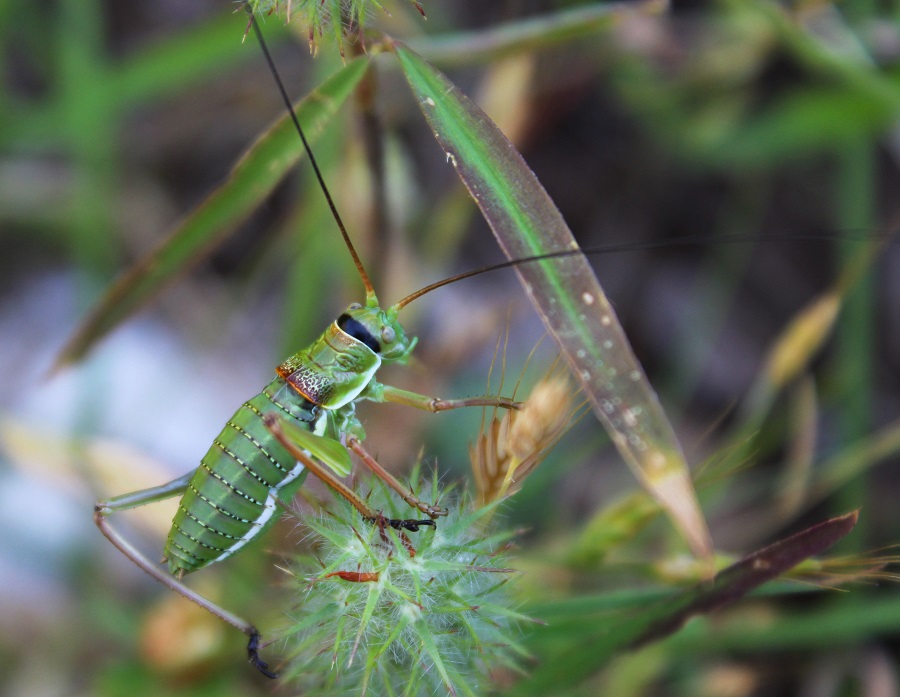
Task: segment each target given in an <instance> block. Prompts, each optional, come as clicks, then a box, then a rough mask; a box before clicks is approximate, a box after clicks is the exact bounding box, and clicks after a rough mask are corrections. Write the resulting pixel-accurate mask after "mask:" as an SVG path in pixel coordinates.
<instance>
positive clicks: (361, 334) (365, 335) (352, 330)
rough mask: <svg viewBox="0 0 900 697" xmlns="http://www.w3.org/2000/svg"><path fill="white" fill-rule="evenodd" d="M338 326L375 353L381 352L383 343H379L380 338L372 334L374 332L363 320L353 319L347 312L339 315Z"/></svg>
mask: <svg viewBox="0 0 900 697" xmlns="http://www.w3.org/2000/svg"><path fill="white" fill-rule="evenodd" d="M337 326H338V328H340V329H341V331H343V332H345V333H347V334H349V335H350V336H352V337H353V338H354V339H356V340H357V341H361V342H362V343H364V344H365V345H366V346H368V347H369V348H370V349H372V350H373V351H374V352H375V353H381V344H379V343H378V339H376V338H375V337H374V336H372V332H370V331H369V330H368V329H366V327H365V325H363V323H362V322H359V321H357V320H355V319H353V318H352V317H351V316H350V315H348V314H347V313H346V312H345V313H344V314H342V315H341V316H340V317H338V319H337Z"/></svg>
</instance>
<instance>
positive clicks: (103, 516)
mask: <svg viewBox="0 0 900 697" xmlns="http://www.w3.org/2000/svg"><path fill="white" fill-rule="evenodd" d="M193 476H194V472H193V471H191V472H188V473H187V474H185V475H183V476H181V477H178V479H173V480H172V481H171V482H167V483H166V484H162V485H160V486H155V487H151V488H150V489H141V490H140V491H133V492H131V493H130V494H122V495H121V496H115V497H113V498H111V499H108V500H106V501H98V502H97V503H95V504H94V522H95V523H96V524H97V527H98V528H100V532H102V533H103V535H104V536H105V537H106V539H108V540H109V541H110V542H111V543H112V544H113V546H114V547H115V548H116V549H118V550H119V551H120V552H121V553H122V554H124V555H125V556H126V557H128V558H129V559H130V560H131V561H132V562H134V564H135V565H136V566H138V567H139V568H140V569H142V570H143V571H144V572H146V573H147V574H149V575H150V576H152V577H153V578H155V579H156V580H157V581H159V582H160V583H162V584H163V585H164V586H166V587H167V588H170V589H171V590H173V591H175V592H176V593H178V594H180V595H181V596H183V597H185V598H187V599H188V600H190V601H191V602H194V603H196V604H197V605H199V606H200V607H202V608H203V609H204V610H207V611H208V612H211V613H212V614H213V615H215V616H216V617H218V618H219V619H221V620H224V621H225V622H227V623H228V624H230V625H231V626H232V627H235V628H237V629H239V630H240V631H242V632H243V633H244V634H246V635H247V636H248V637H249V638H250V639H249V641H248V642H247V657H248V658H249V660H250V663H252V664H253V666H254V667H255V668H256V669H257V670H258V671H259V672H260V673H262V674H263V675H265V676H266V677H269V678H277V677H278V675H277V673H273V672H272V671H270V670H269V665H268V664H267V663H266V662H265V661H263V660H262V659H261V658H260V657H259V642H260V633H259V631H258V630H257V629H256V627H254V626H253V625H252V624H250V623H249V622H247V621H246V620H243V619H241V618H240V617H238V616H237V615H234V614H232V613H230V612H228V610H226V609H225V608H223V607H220V606H219V605H217V604H216V603H214V602H212V601H211V600H210V599H209V598H206V597H205V596H202V595H200V594H199V593H198V592H197V591H195V590H192V589H190V588H188V587H187V586H186V585H184V584H183V583H182V582H181V581H180V580H179V579H177V578H175V577H174V576H171V575H169V574H168V573H167V572H166V571H164V570H163V569H161V568H160V567H159V566H158V565H157V564H154V563H153V562H151V561H150V560H149V559H147V557H145V556H144V555H143V554H142V553H141V552H140V551H138V549H137V548H136V547H134V545H132V544H131V543H130V542H129V541H128V540H126V539H125V538H124V537H123V536H122V535H120V534H119V533H118V532H117V531H116V530H114V529H113V528H112V527H110V525H109V521H108V520H107V518H108V517H109V515H110V514H111V513H115V512H118V511H127V510H130V509H132V508H138V507H139V506H145V505H147V504H148V503H155V502H157V501H163V500H165V499H169V498H172V497H173V496H181V495H182V494H183V493H184V491H185V489H187V486H188V482H190V480H191V477H193Z"/></svg>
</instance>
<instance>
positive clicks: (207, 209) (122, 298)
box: [54, 58, 368, 370]
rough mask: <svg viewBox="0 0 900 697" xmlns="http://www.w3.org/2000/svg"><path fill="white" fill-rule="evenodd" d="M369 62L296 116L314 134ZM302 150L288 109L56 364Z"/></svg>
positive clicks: (158, 281) (264, 189) (212, 240)
mask: <svg viewBox="0 0 900 697" xmlns="http://www.w3.org/2000/svg"><path fill="white" fill-rule="evenodd" d="M367 68H368V60H367V59H365V58H359V59H357V60H354V61H351V62H350V63H348V64H347V65H345V66H344V67H343V68H342V69H341V70H339V71H338V72H337V73H336V74H335V75H334V76H332V77H331V78H330V79H329V80H328V81H327V82H325V83H324V84H323V85H322V86H321V87H320V88H319V89H317V90H315V91H314V92H311V93H310V94H309V95H307V96H306V97H305V98H304V99H303V100H301V101H300V102H298V103H297V105H296V110H297V118H298V119H299V120H300V123H301V125H302V126H303V129H304V131H305V132H306V133H307V134H308V135H309V136H310V138H313V137H315V135H316V134H317V132H318V131H319V130H321V128H322V126H323V125H324V124H325V123H326V122H327V121H328V119H329V118H331V117H332V116H333V115H334V113H335V112H336V111H337V110H338V108H339V107H340V106H341V104H343V102H344V100H346V99H347V97H348V96H349V95H350V94H351V93H352V91H353V89H354V87H356V85H357V83H359V81H360V79H361V78H362V76H363V75H364V74H365V72H366V69H367ZM302 153H303V145H302V143H301V142H300V139H299V138H298V137H297V133H296V131H295V130H294V126H293V124H292V123H291V120H290V117H289V116H287V115H285V116H283V117H282V118H281V119H279V120H278V121H277V122H275V124H274V125H272V126H271V127H270V128H268V129H267V130H266V131H265V132H264V133H263V134H262V135H261V136H260V137H259V138H258V139H257V141H256V142H255V143H254V144H253V145H251V146H250V148H249V149H248V150H247V151H246V152H245V153H244V154H243V155H242V156H241V158H240V159H239V160H238V161H237V162H236V163H235V165H234V167H233V168H232V170H231V173H230V174H229V176H228V178H227V179H226V180H225V182H223V184H222V185H221V186H219V188H217V189H216V190H215V191H214V192H213V193H212V194H210V195H209V196H208V197H207V198H206V200H205V201H203V202H202V203H201V204H200V205H199V206H197V208H195V209H194V210H193V211H192V212H191V213H190V214H189V215H188V216H187V217H186V218H185V219H184V220H183V221H182V222H181V223H180V224H179V225H178V226H177V227H176V228H175V230H174V231H173V232H172V233H171V234H170V235H169V236H168V237H167V238H166V239H165V240H164V241H163V242H162V244H160V245H159V247H157V248H156V249H155V250H154V251H153V252H151V253H150V254H149V255H147V256H146V257H144V258H143V259H141V260H140V261H138V262H137V263H136V264H135V265H134V266H133V267H132V268H131V269H129V270H128V271H126V272H125V273H124V274H123V275H122V276H121V277H120V278H119V279H118V280H117V281H115V282H114V283H113V285H112V286H111V287H110V288H109V289H108V290H107V292H106V294H105V295H104V296H103V298H101V300H100V302H99V303H98V304H97V305H96V306H95V307H94V309H93V311H92V312H91V313H90V314H89V315H88V317H87V318H86V319H85V320H84V321H83V322H82V324H81V325H80V326H79V328H78V329H77V331H76V333H75V334H74V336H72V338H71V339H70V340H69V341H68V343H67V344H66V345H65V347H64V348H63V350H62V352H61V353H60V355H59V357H58V358H57V360H56V363H55V365H54V370H56V369H59V368H62V367H64V366H66V365H69V364H71V363H75V362H77V361H79V360H81V359H82V358H83V357H84V356H85V355H86V354H87V352H88V351H89V350H90V349H91V348H93V346H94V345H95V344H96V343H97V342H98V341H100V339H102V338H103V337H104V336H106V334H108V333H109V332H110V331H112V330H113V329H114V328H115V327H116V326H118V325H119V324H120V323H121V322H122V321H123V320H125V319H126V318H127V317H128V316H130V315H131V313H132V312H134V311H135V310H136V309H138V308H139V307H141V306H142V305H143V304H144V303H146V302H147V301H148V300H149V299H150V298H152V297H153V296H154V295H156V294H157V293H158V292H159V291H160V290H161V289H162V288H163V287H164V286H165V285H166V284H167V283H169V282H170V281H171V280H172V279H173V278H175V277H177V276H178V274H180V273H183V272H184V271H186V270H187V269H188V268H190V267H191V266H192V265H193V264H195V263H196V262H197V261H199V260H200V259H202V258H203V256H204V255H206V254H208V253H209V251H210V250H211V249H212V248H213V247H214V246H215V245H216V244H218V243H220V242H222V240H224V239H225V238H226V237H227V236H228V234H229V233H230V232H231V231H232V230H234V228H235V227H236V226H237V225H238V224H239V223H240V222H241V221H243V220H244V219H245V218H246V217H247V216H248V215H249V214H250V213H251V212H252V211H253V209H254V208H255V207H256V206H258V205H259V204H260V203H261V202H262V200H263V199H264V198H265V197H266V196H268V195H269V193H271V191H272V190H273V189H274V188H275V186H276V185H277V184H278V182H280V181H281V180H282V179H283V178H284V176H285V175H286V174H287V172H288V171H289V170H290V168H291V167H293V166H294V164H295V163H296V162H297V160H298V159H299V158H300V156H301V154H302Z"/></svg>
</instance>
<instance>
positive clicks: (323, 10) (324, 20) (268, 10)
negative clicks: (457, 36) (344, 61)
mask: <svg viewBox="0 0 900 697" xmlns="http://www.w3.org/2000/svg"><path fill="white" fill-rule="evenodd" d="M247 2H248V3H249V5H250V7H251V9H252V10H253V12H254V14H256V15H257V16H268V15H279V16H281V17H283V18H284V21H285V23H286V24H287V23H289V22H291V20H298V21H299V22H300V23H301V24H302V25H303V26H305V27H308V30H309V51H310V53H312V54H315V53H316V51H317V49H318V42H319V40H321V39H323V38H324V37H328V38H329V39H331V40H333V41H334V42H335V43H336V44H337V46H338V48H339V50H340V52H341V55H342V56H343V55H344V36H345V34H346V35H349V34H350V33H351V32H357V33H359V34H362V32H363V30H364V29H365V26H366V23H367V20H368V18H369V15H370V13H372V12H373V11H374V10H380V11H381V12H384V13H385V14H390V13H389V12H388V10H387V8H385V7H384V5H383V4H382V2H381V1H380V0H247ZM408 2H410V3H411V4H412V5H413V7H415V8H416V10H418V11H419V13H420V14H421V15H422V17H425V9H424V8H423V7H422V3H421V2H419V0H408ZM242 4H243V3H242Z"/></svg>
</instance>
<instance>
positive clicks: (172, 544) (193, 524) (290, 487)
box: [165, 378, 319, 574]
mask: <svg viewBox="0 0 900 697" xmlns="http://www.w3.org/2000/svg"><path fill="white" fill-rule="evenodd" d="M285 385H286V383H285V382H284V380H282V379H281V378H276V379H275V380H273V381H272V382H271V383H269V385H267V386H266V388H265V389H264V390H263V391H262V392H261V393H260V394H258V395H256V396H255V397H254V398H253V399H251V400H249V401H247V402H244V404H243V405H242V406H241V408H240V409H238V410H237V411H236V412H235V414H234V416H232V417H231V419H230V420H229V421H228V423H227V424H225V428H223V429H222V431H221V432H220V433H219V435H218V436H217V437H216V439H215V441H213V444H212V446H211V447H210V449H209V450H208V451H207V453H206V455H205V456H204V457H203V460H202V461H201V462H200V467H199V468H197V471H196V473H195V474H194V476H193V477H192V478H191V480H190V483H189V484H188V488H187V491H185V493H184V495H183V496H182V499H181V502H180V504H179V508H178V512H177V513H176V514H175V518H174V519H173V521H172V529H171V530H170V531H169V536H168V539H167V540H166V547H165V558H166V559H168V562H169V571H170V573H172V574H180V573H190V572H191V571H196V570H197V569H200V568H202V567H204V566H206V565H207V564H211V563H213V562H216V561H221V560H222V559H225V558H226V557H228V556H230V555H232V554H233V553H234V552H236V551H237V550H239V549H240V548H241V547H243V546H244V545H245V544H247V543H248V542H249V541H250V540H252V539H253V538H255V537H256V536H257V535H258V534H259V533H260V532H261V531H262V530H263V528H264V527H265V526H266V525H267V524H268V523H270V522H272V521H273V520H275V519H276V516H275V515H274V514H275V511H276V506H277V504H276V499H277V498H279V497H280V498H282V499H283V500H284V499H287V498H289V497H290V496H293V494H294V492H295V491H296V488H297V487H299V486H300V484H301V483H302V481H303V476H301V475H302V474H304V468H303V465H301V464H299V463H298V462H296V461H295V460H294V458H293V457H292V456H291V455H290V454H289V453H288V452H287V451H286V450H285V449H284V448H283V447H282V446H281V444H280V443H278V441H277V440H275V438H274V437H273V436H272V434H271V433H270V432H269V430H268V429H267V428H266V427H265V425H264V424H263V421H262V417H263V415H264V414H266V413H270V412H275V413H277V414H278V415H279V416H281V417H282V418H290V419H294V420H295V421H299V422H301V423H303V424H304V425H306V427H307V428H310V429H312V427H313V423H314V422H315V420H316V419H317V417H318V416H319V415H318V414H317V413H316V411H317V410H316V408H315V407H314V405H313V404H312V403H310V402H309V401H307V400H305V399H304V398H303V397H302V396H301V395H299V394H296V392H294V391H293V390H292V389H290V388H287V389H285Z"/></svg>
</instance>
